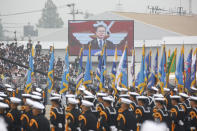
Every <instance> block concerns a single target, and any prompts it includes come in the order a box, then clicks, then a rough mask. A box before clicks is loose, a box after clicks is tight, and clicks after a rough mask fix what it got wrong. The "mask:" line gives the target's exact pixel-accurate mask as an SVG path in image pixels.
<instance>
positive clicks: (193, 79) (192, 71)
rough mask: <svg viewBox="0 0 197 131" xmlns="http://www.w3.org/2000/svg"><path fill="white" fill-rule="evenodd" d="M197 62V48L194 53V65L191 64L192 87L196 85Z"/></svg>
mask: <svg viewBox="0 0 197 131" xmlns="http://www.w3.org/2000/svg"><path fill="white" fill-rule="evenodd" d="M196 64H197V48H196V50H195V51H194V53H193V55H192V66H191V87H193V86H194V87H195V85H196Z"/></svg>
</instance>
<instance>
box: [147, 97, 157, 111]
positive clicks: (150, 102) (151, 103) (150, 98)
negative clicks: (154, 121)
mask: <svg viewBox="0 0 197 131" xmlns="http://www.w3.org/2000/svg"><path fill="white" fill-rule="evenodd" d="M154 106H155V103H154V101H153V97H152V96H149V97H148V107H149V108H150V109H152V108H153V107H154Z"/></svg>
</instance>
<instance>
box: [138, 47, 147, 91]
mask: <svg viewBox="0 0 197 131" xmlns="http://www.w3.org/2000/svg"><path fill="white" fill-rule="evenodd" d="M145 86H146V83H145V46H144V45H143V48H142V59H141V68H140V72H139V77H138V89H140V94H141V93H142V92H143V91H144V88H145Z"/></svg>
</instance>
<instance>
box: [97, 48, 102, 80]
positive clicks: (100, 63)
mask: <svg viewBox="0 0 197 131" xmlns="http://www.w3.org/2000/svg"><path fill="white" fill-rule="evenodd" d="M102 64H103V50H102V52H101V55H100V56H99V63H98V67H97V69H96V79H97V80H98V81H99V82H100V80H101V68H102Z"/></svg>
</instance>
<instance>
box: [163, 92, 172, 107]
mask: <svg viewBox="0 0 197 131" xmlns="http://www.w3.org/2000/svg"><path fill="white" fill-rule="evenodd" d="M164 97H165V102H166V107H167V109H168V110H170V109H171V107H172V104H171V99H170V94H169V93H167V94H165V96H164Z"/></svg>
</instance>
